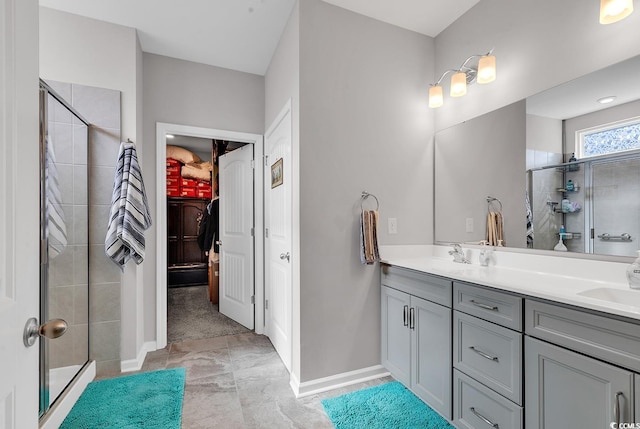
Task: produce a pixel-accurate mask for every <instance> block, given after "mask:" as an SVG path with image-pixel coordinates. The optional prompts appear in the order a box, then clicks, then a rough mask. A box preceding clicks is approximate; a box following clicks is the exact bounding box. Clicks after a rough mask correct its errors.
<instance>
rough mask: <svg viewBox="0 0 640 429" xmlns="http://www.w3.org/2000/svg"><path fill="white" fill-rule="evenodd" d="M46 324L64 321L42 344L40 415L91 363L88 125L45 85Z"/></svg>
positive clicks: (43, 290) (43, 262) (42, 289)
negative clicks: (62, 329) (60, 330)
mask: <svg viewBox="0 0 640 429" xmlns="http://www.w3.org/2000/svg"><path fill="white" fill-rule="evenodd" d="M41 91H42V93H41V124H40V126H41V142H40V149H41V150H40V158H41V160H40V162H41V166H40V167H41V186H40V188H41V222H40V223H41V252H40V254H41V261H40V267H41V269H40V273H41V274H40V294H41V296H40V313H41V314H40V320H41V321H46V320H51V319H63V320H64V321H66V322H67V325H68V328H67V331H66V332H65V333H64V335H62V336H61V337H60V338H56V339H53V340H51V339H47V338H45V337H42V338H41V343H40V344H41V348H40V350H41V356H40V357H41V365H40V381H41V386H40V387H41V388H40V414H41V415H42V414H44V413H45V412H46V411H47V410H48V409H49V408H50V407H51V405H52V404H53V403H54V402H55V401H56V399H57V398H58V397H59V396H60V394H61V393H62V392H63V391H64V389H65V388H66V387H67V386H68V385H69V384H70V383H71V382H72V381H73V379H74V377H75V376H76V375H77V374H78V373H79V371H80V370H81V369H82V367H83V366H84V365H85V364H86V363H87V362H88V360H89V293H88V290H89V258H88V253H89V251H88V234H89V231H88V195H87V189H88V188H87V159H88V156H87V148H88V136H89V134H88V131H89V129H88V125H87V124H86V123H85V122H84V120H83V119H81V118H80V117H79V116H77V115H76V113H74V111H73V109H71V108H70V106H69V105H68V104H67V103H66V102H65V101H64V99H62V98H61V97H60V96H59V95H57V94H55V92H53V90H52V89H51V88H49V87H48V86H47V85H46V84H41Z"/></svg>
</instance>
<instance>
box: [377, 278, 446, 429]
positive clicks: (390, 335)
mask: <svg viewBox="0 0 640 429" xmlns="http://www.w3.org/2000/svg"><path fill="white" fill-rule="evenodd" d="M381 300H382V305H381V307H382V314H381V316H382V326H381V328H382V329H381V331H382V341H381V343H382V344H381V346H382V347H381V349H382V350H381V361H382V365H383V366H384V367H385V368H387V369H388V370H389V372H390V373H391V375H393V376H394V377H395V378H396V379H397V380H398V381H400V382H401V383H403V384H404V385H405V386H407V387H408V388H410V389H411V391H413V393H415V394H416V396H418V397H419V398H420V399H422V400H423V401H425V402H426V403H427V404H429V406H430V407H431V408H433V409H434V410H436V411H438V412H439V413H440V414H441V415H443V416H444V417H446V418H447V419H451V383H452V379H451V377H452V374H451V371H452V369H451V281H450V280H447V279H443V278H440V277H437V276H432V275H428V274H423V273H418V272H415V271H412V270H406V269H400V268H395V267H383V272H382V288H381ZM447 304H448V305H447Z"/></svg>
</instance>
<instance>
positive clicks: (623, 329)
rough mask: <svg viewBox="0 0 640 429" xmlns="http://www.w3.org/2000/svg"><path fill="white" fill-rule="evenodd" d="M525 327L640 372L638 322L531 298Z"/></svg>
mask: <svg viewBox="0 0 640 429" xmlns="http://www.w3.org/2000/svg"><path fill="white" fill-rule="evenodd" d="M525 329H526V332H527V334H529V335H531V336H532V337H536V338H540V339H543V340H547V341H549V342H551V343H555V344H558V345H560V346H563V347H566V348H569V349H573V350H575V351H578V352H581V353H584V354H587V355H589V356H593V357H596V358H599V359H601V360H603V361H605V362H611V363H614V364H617V365H620V366H623V367H625V368H628V369H632V370H634V371H639V372H640V323H638V322H632V321H624V320H617V319H612V318H611V317H607V316H604V315H599V314H594V313H592V312H589V311H586V310H580V309H573V308H567V307H563V306H560V305H553V304H548V303H546V302H540V301H535V300H531V299H527V300H526V304H525Z"/></svg>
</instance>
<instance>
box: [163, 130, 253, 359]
mask: <svg viewBox="0 0 640 429" xmlns="http://www.w3.org/2000/svg"><path fill="white" fill-rule="evenodd" d="M157 155H158V165H157V168H158V171H157V173H156V176H157V183H158V192H157V197H158V199H157V210H158V214H159V215H158V221H159V222H158V229H157V231H158V243H157V245H158V246H157V251H158V252H157V255H158V256H157V276H158V283H157V284H158V286H157V292H156V293H157V297H158V299H157V300H156V302H157V317H156V320H157V328H158V329H157V335H158V337H157V338H158V347H159V348H160V347H164V346H166V344H167V342H176V341H185V340H191V339H201V338H211V337H215V336H221V335H230V334H236V333H239V332H246V331H250V330H252V329H254V326H255V330H256V332H257V333H262V332H261V330H262V326H263V324H262V319H263V316H262V311H261V310H262V308H261V307H262V306H255V305H254V303H255V302H261V300H262V299H263V298H262V297H263V291H262V289H263V286H262V284H263V279H262V276H261V275H258V276H256V272H258V273H261V272H262V264H261V260H262V254H261V252H262V237H261V236H260V235H259V236H258V237H256V236H255V234H254V232H255V231H256V230H258V229H257V228H262V226H261V225H258V224H261V219H262V199H261V194H262V193H261V192H260V190H261V188H262V181H261V173H260V174H258V172H257V171H256V172H254V169H255V164H258V165H259V166H260V167H261V163H254V162H253V160H254V158H257V157H261V156H262V136H258V135H252V134H243V133H231V132H226V131H219V130H213V129H203V128H195V127H186V126H180V125H172V124H160V123H159V124H158V125H157ZM207 179H208V180H207ZM163 182H164V183H163ZM216 218H217V219H216ZM215 220H218V222H215ZM207 225H210V226H211V225H216V226H218V225H219V227H217V228H214V229H215V230H216V232H215V233H212V234H209V231H208V228H207ZM207 239H208V242H207ZM258 255H259V257H258ZM216 292H217V293H216ZM255 321H260V323H255Z"/></svg>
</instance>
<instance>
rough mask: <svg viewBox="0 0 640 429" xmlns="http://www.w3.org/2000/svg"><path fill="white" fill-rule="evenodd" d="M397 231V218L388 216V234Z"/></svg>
mask: <svg viewBox="0 0 640 429" xmlns="http://www.w3.org/2000/svg"><path fill="white" fill-rule="evenodd" d="M397 233H398V219H396V218H395V217H390V218H389V234H397Z"/></svg>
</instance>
